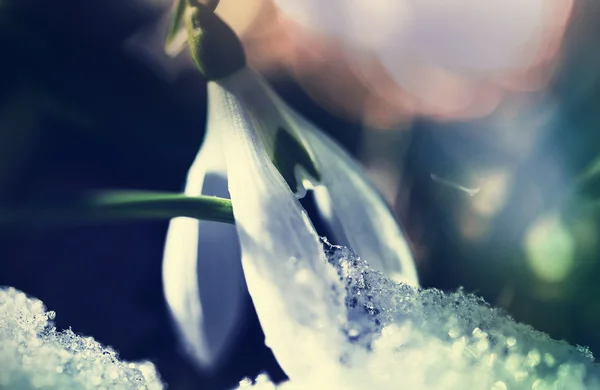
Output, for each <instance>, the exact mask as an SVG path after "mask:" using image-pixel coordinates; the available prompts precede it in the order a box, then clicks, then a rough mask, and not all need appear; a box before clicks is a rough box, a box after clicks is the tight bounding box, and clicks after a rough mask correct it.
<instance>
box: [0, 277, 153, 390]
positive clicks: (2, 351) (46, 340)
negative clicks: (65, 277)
mask: <svg viewBox="0 0 600 390" xmlns="http://www.w3.org/2000/svg"><path fill="white" fill-rule="evenodd" d="M54 316H55V313H54V312H53V311H48V312H46V311H45V307H44V304H43V303H42V302H41V301H40V300H38V299H35V298H29V297H27V296H26V295H25V294H24V293H22V292H21V291H18V290H16V289H14V288H0V389H7V390H8V389H11V390H13V389H14V390H16V389H18V390H28V389H47V390H49V389H61V390H76V389H77V390H80V389H115V390H127V389H133V390H144V389H147V390H158V389H162V388H163V386H162V384H161V382H160V379H159V377H158V374H157V372H156V370H155V368H154V365H153V364H152V363H149V362H141V363H128V362H123V361H120V360H119V359H118V358H117V354H116V352H115V351H114V350H112V349H110V348H106V347H103V346H102V345H100V344H99V343H98V342H96V341H95V340H94V339H93V338H91V337H82V336H78V335H76V334H75V333H73V332H72V331H71V330H65V331H62V332H58V331H56V328H55V327H54V326H53V325H52V322H51V320H52V319H54Z"/></svg>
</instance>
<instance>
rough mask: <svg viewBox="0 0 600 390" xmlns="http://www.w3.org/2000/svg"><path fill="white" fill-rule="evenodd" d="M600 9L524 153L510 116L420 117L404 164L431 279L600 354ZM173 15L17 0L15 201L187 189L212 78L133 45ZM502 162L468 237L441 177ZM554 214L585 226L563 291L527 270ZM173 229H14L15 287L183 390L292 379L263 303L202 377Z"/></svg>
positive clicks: (4, 116) (409, 217)
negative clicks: (192, 358)
mask: <svg viewBox="0 0 600 390" xmlns="http://www.w3.org/2000/svg"><path fill="white" fill-rule="evenodd" d="M17 4H18V5H17ZM598 10H599V7H598V6H595V5H593V4H592V3H591V2H590V3H582V2H579V3H578V5H577V7H576V11H575V17H574V21H573V22H572V27H571V29H570V31H569V32H568V35H567V43H566V45H567V46H566V48H567V49H566V54H565V55H564V58H563V60H562V62H561V64H560V65H561V66H560V71H559V73H558V76H557V78H556V80H555V81H554V82H553V83H552V84H551V86H550V95H551V96H552V97H553V98H554V99H555V101H556V102H557V104H556V107H555V108H553V109H552V111H551V115H550V118H549V119H548V120H546V121H545V122H544V123H543V124H541V125H540V124H535V126H544V131H543V132H541V134H542V136H540V137H538V138H537V139H536V141H535V145H534V147H532V148H531V150H530V151H529V152H528V153H527V155H526V156H525V158H523V159H521V160H519V164H515V155H514V154H515V151H514V149H511V148H510V147H500V146H498V142H496V140H497V137H499V134H503V131H504V130H506V129H504V128H503V126H506V124H503V123H502V122H497V121H493V120H491V119H484V120H479V121H471V122H468V123H453V124H439V123H434V122H432V121H427V120H417V121H416V122H415V123H414V125H413V126H412V128H411V129H410V132H411V134H412V135H411V142H410V145H409V147H408V150H407V151H406V153H403V154H399V155H398V160H399V161H397V162H394V163H397V164H398V166H402V167H403V179H402V180H403V183H410V186H407V187H406V190H404V191H402V192H401V194H400V195H399V197H402V199H403V201H402V202H398V204H399V205H401V206H398V210H397V211H398V215H399V216H400V217H401V220H402V222H403V223H404V225H405V226H406V228H407V231H408V233H409V235H410V238H411V241H412V242H413V245H414V247H415V252H416V253H417V257H418V267H419V274H420V279H421V283H422V285H423V286H425V287H438V288H441V289H456V288H457V287H459V286H464V287H465V289H466V290H467V291H469V292H475V293H477V294H480V295H482V296H483V297H484V298H486V299H487V300H488V301H489V302H491V303H492V304H494V305H498V306H502V307H504V308H505V309H506V310H507V311H508V312H509V313H510V314H511V315H513V316H514V317H515V318H516V319H517V320H518V321H522V322H526V323H529V324H531V325H533V326H534V327H536V328H538V329H540V330H543V331H546V332H548V333H550V335H551V336H552V337H554V338H563V339H566V340H568V341H569V342H571V343H577V344H583V345H588V346H590V347H591V349H592V351H593V352H594V351H596V352H598V351H600V334H599V333H598V332H597V329H600V303H599V302H600V300H599V299H598V298H599V297H600V287H598V283H597V279H598V277H599V276H600V263H599V262H598V251H599V250H600V249H599V248H598V245H595V242H597V241H600V240H598V227H599V226H600V225H599V223H600V218H599V214H598V208H597V207H590V206H589V205H590V204H593V202H594V200H595V199H596V198H598V196H600V181H598V179H597V178H596V177H595V176H592V177H591V178H590V179H589V180H587V181H586V182H585V185H583V186H579V187H575V186H574V184H573V180H574V178H575V177H576V176H577V175H578V174H580V173H581V172H582V171H584V169H585V168H586V167H587V166H589V164H590V163H591V162H592V161H594V160H595V158H596V157H597V156H598V153H599V152H600V134H599V132H598V130H599V129H598V125H599V124H600V118H599V117H598V116H600V110H599V106H598V104H599V102H600V100H599V98H600V95H599V94H600V90H599V89H598V76H599V75H600V66H599V65H600V63H599V62H600V61H599V60H600V54H598V53H597V47H598V42H597V41H598V37H600V35H598V31H597V30H598V28H597V27H595V26H596V25H598V24H599V23H597V22H598V21H600V16H599V12H598ZM163 11H164V7H161V6H158V5H152V3H150V2H146V3H144V2H142V1H131V0H102V1H100V0H87V1H80V0H62V1H53V2H50V1H45V2H42V1H31V0H20V1H19V2H9V1H6V0H5V1H1V2H0V210H2V209H5V210H6V209H10V208H14V207H23V206H27V205H29V204H34V203H39V202H40V201H43V200H44V199H48V198H50V199H61V198H64V197H67V196H70V195H72V194H75V193H78V192H80V191H82V190H85V189H98V188H128V189H148V190H165V191H179V190H181V188H182V185H183V181H184V177H185V174H186V172H187V169H188V167H189V165H190V164H191V161H192V159H193V158H194V156H195V154H196V152H197V150H198V148H199V146H200V143H201V141H202V137H203V131H204V130H203V129H204V122H205V103H206V97H205V82H204V80H203V79H202V77H201V76H200V75H199V74H198V73H196V72H194V71H191V70H190V71H186V72H183V73H182V74H180V75H179V76H178V77H177V78H176V79H175V80H168V79H166V78H164V77H161V76H160V75H159V74H158V73H156V72H155V71H154V70H153V68H152V67H151V66H149V65H148V64H147V63H146V62H144V61H143V60H142V59H141V58H140V57H139V56H135V55H132V53H131V52H128V51H126V50H124V49H123V47H124V45H123V42H124V41H125V40H126V39H127V38H128V37H130V36H131V35H132V34H133V33H134V32H135V31H137V30H138V29H139V28H140V26H144V25H148V24H149V23H152V22H154V21H156V20H157V19H158V18H159V17H160V16H161V12H163ZM275 86H276V88H277V89H278V90H279V91H280V92H281V93H282V95H283V96H284V97H285V99H286V100H288V101H289V102H290V103H291V104H292V105H293V106H294V107H295V108H297V109H298V110H299V111H300V112H301V113H303V114H305V115H306V116H308V117H309V118H310V119H311V120H312V121H314V122H315V123H317V124H318V125H320V126H321V127H322V128H324V129H325V130H327V131H329V132H330V133H331V134H332V135H333V136H334V137H335V138H337V139H338V140H339V141H340V142H341V143H343V144H344V145H345V146H346V147H347V148H348V149H349V150H350V151H352V152H353V153H358V151H359V150H360V149H361V145H360V143H361V139H363V138H361V127H360V126H358V125H356V124H352V123H349V122H346V121H344V120H342V119H340V118H337V117H334V116H332V115H331V114H329V113H327V112H326V111H325V110H323V109H321V108H320V107H319V106H317V105H316V104H315V103H314V102H312V101H311V100H310V99H309V98H308V97H307V95H306V94H304V93H303V91H302V90H301V89H300V88H299V87H298V86H297V85H296V84H295V83H294V82H293V81H292V80H291V79H286V78H278V80H277V82H276V84H275ZM522 115H523V118H525V119H523V120H522V121H519V124H520V126H525V127H527V126H534V124H530V123H529V122H528V121H527V120H526V118H527V115H528V111H527V109H526V110H524V113H523V114H522ZM521 130H522V131H523V133H527V129H526V128H523V129H519V128H518V129H516V131H515V129H512V131H513V132H514V133H515V134H516V135H517V136H516V138H515V141H514V143H515V144H516V145H518V144H519V143H520V138H519V134H521V133H520V131H521ZM495 166H498V167H504V168H507V169H509V170H510V172H511V174H512V177H513V180H514V185H513V187H512V190H511V192H510V194H509V196H508V199H507V202H506V206H505V208H504V209H503V211H502V212H501V213H500V214H498V215H497V216H496V217H495V218H494V220H493V221H492V222H491V224H490V225H489V226H488V227H487V228H486V231H485V234H483V235H482V236H481V237H482V238H480V239H478V240H475V241H473V240H467V239H465V237H464V236H463V235H462V234H461V230H460V226H459V224H458V223H457V219H456V218H455V216H456V215H457V213H458V214H460V212H461V210H464V207H465V201H464V194H463V193H460V192H456V191H452V190H449V189H448V188H446V187H444V186H440V185H439V183H435V182H433V181H432V180H431V178H430V173H431V172H439V173H443V174H445V175H449V176H450V177H454V178H458V179H460V178H461V177H462V176H463V174H464V172H465V170H467V169H472V168H473V167H475V168H477V167H495ZM405 200H407V201H405ZM584 207H585V208H584ZM552 209H557V210H559V212H560V215H561V216H562V217H563V218H564V219H565V221H566V224H567V226H568V227H569V229H570V230H571V231H572V232H573V234H574V237H575V242H576V250H575V261H574V266H573V271H572V272H571V273H570V274H569V276H568V278H566V279H565V280H563V281H561V282H560V283H557V284H552V285H548V284H547V283H546V284H545V283H542V282H540V281H539V280H537V279H536V277H535V275H534V274H533V273H532V272H531V270H530V269H529V268H528V267H527V264H526V261H525V260H524V258H525V254H524V250H523V245H522V241H523V236H524V234H525V232H526V230H527V228H528V226H529V225H530V223H531V221H533V220H534V219H535V218H536V217H537V216H539V215H540V214H541V213H543V212H545V211H547V210H552ZM581 221H584V222H585V224H583V225H582V223H580V222H581ZM581 226H583V228H581ZM166 227H167V222H143V223H138V222H135V223H119V224H104V225H99V226H98V225H97V226H83V227H81V226H79V227H76V228H75V227H71V228H69V227H64V228H54V229H48V228H41V227H30V228H26V229H25V228H20V229H15V228H13V227H6V226H4V227H0V259H1V260H0V285H8V286H14V287H16V288H18V289H21V290H23V291H25V292H27V293H28V294H30V295H33V296H35V297H38V298H40V299H41V300H43V301H44V302H45V303H46V305H47V306H48V307H49V308H50V309H52V310H55V311H57V313H58V316H57V317H56V323H57V326H58V327H59V328H66V327H69V326H71V327H72V328H73V329H74V330H75V331H76V332H78V333H81V334H86V335H91V336H93V337H95V338H96V339H98V340H99V341H100V342H102V343H104V344H108V345H111V346H113V347H114V348H115V349H116V350H118V351H119V352H120V355H121V357H122V358H124V359H128V360H139V359H150V360H152V361H153V362H154V363H155V364H156V365H157V367H158V369H159V371H160V373H161V375H162V377H163V379H164V380H165V381H166V382H167V383H168V384H169V387H170V388H172V389H190V388H205V389H213V388H214V389H224V388H231V387H234V386H235V384H236V383H237V382H238V381H239V380H240V379H241V378H242V377H243V376H256V375H257V374H258V373H259V372H260V371H262V370H265V369H266V370H268V371H269V373H270V374H271V375H272V376H273V377H274V378H276V379H281V378H283V374H282V373H281V371H280V370H279V369H278V367H277V365H276V363H275V361H274V359H273V358H272V356H271V355H270V352H269V351H268V349H266V348H265V347H264V346H263V345H262V337H263V336H262V333H261V331H260V328H259V326H258V322H257V320H256V317H255V314H254V312H253V310H252V307H251V305H250V303H248V307H247V321H246V326H245V329H244V330H243V332H244V334H245V336H244V337H243V341H242V342H241V343H240V345H238V347H237V350H236V351H234V352H233V353H232V358H231V359H230V361H228V362H227V363H226V364H225V366H224V367H222V369H221V370H220V371H219V372H217V373H213V374H207V373H199V372H196V371H195V370H194V369H193V368H192V367H191V365H190V364H188V363H187V362H186V361H185V359H184V358H183V357H182V356H181V355H180V354H179V350H178V348H177V346H176V342H175V338H174V334H173V332H172V330H171V327H170V324H169V320H168V317H167V311H166V307H165V303H164V300H163V296H162V285H161V257H162V249H163V243H164V237H165V232H166ZM580 236H581V237H584V238H585V239H584V238H581V239H580ZM586 240H587V241H586ZM590 242H591V244H590ZM582 243H583V244H582ZM585 243H587V244H585ZM584 244H585V245H584ZM507 296H508V298H507ZM248 302H249V300H248Z"/></svg>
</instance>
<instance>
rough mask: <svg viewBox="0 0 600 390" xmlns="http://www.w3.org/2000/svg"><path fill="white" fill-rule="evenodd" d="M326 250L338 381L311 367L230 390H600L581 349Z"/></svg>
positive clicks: (472, 301)
mask: <svg viewBox="0 0 600 390" xmlns="http://www.w3.org/2000/svg"><path fill="white" fill-rule="evenodd" d="M325 245H326V248H328V250H327V252H328V257H329V262H330V263H331V264H332V265H334V266H335V267H336V269H337V271H338V274H339V276H340V278H341V280H342V282H343V283H344V285H345V287H346V300H345V303H346V307H347V313H348V318H347V321H346V322H345V326H344V329H341V330H340V331H341V332H343V333H344V334H345V336H346V348H345V350H346V352H345V353H344V356H340V357H339V363H337V364H339V365H341V366H343V367H345V369H344V371H345V372H347V376H348V378H346V379H347V380H344V383H343V384H342V383H339V378H338V379H333V378H329V377H328V374H327V371H328V369H327V364H321V363H320V362H314V366H313V368H312V373H311V378H302V380H298V378H292V380H291V381H289V382H286V383H283V384H282V385H280V386H275V385H273V384H272V383H271V382H270V381H269V379H268V378H267V377H266V376H265V375H262V376H259V377H258V378H257V379H256V381H254V382H255V383H253V381H250V380H244V381H242V382H240V387H239V389H246V388H248V389H250V388H252V389H255V390H272V389H277V390H308V389H311V388H317V387H318V386H323V385H324V384H326V385H325V386H326V388H328V389H330V390H331V389H334V390H338V389H339V390H342V389H343V390H347V389H369V390H389V389H403V390H404V389H406V390H465V389H469V390H525V389H529V390H584V389H585V390H589V389H600V366H598V365H597V364H596V363H594V361H593V357H592V354H591V353H590V351H589V350H588V349H586V348H583V347H573V346H570V345H568V344H567V343H565V342H562V341H555V340H552V339H550V338H549V337H548V336H547V335H546V334H544V333H541V332H538V331H536V330H534V329H533V328H531V327H530V326H526V325H522V324H518V323H516V322H514V321H513V320H512V319H511V318H510V317H508V316H507V315H506V314H504V313H502V312H501V311H499V310H497V309H493V308H491V307H490V306H488V305H487V304H486V303H485V302H484V301H483V300H482V299H481V298H478V297H475V296H473V295H469V294H465V293H464V292H462V291H458V292H453V293H448V294H447V293H443V292H441V291H439V290H435V289H428V290H424V289H416V288H412V287H409V286H407V285H404V284H398V283H396V282H393V281H390V280H389V279H387V278H385V277H384V276H383V275H382V274H381V273H380V272H377V271H375V270H373V269H370V268H369V266H368V265H367V264H366V263H365V262H363V261H362V260H361V259H359V258H358V257H356V256H355V255H354V254H353V253H352V252H351V251H350V250H348V249H346V248H343V247H333V246H329V245H328V244H325ZM301 342H302V340H292V341H290V344H291V345H292V343H301ZM291 347H292V346H291ZM298 358H299V359H309V360H310V359H311V357H310V356H299V357H298ZM315 386H317V387H315Z"/></svg>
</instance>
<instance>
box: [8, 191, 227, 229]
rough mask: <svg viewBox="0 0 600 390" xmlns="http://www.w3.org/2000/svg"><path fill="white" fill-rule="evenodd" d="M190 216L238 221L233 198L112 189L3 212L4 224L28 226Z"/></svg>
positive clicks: (208, 219) (202, 218) (221, 220)
mask: <svg viewBox="0 0 600 390" xmlns="http://www.w3.org/2000/svg"><path fill="white" fill-rule="evenodd" d="M175 217H189V218H195V219H201V220H207V221H216V222H224V223H231V224H233V223H235V220H234V218H233V209H232V207H231V201H230V200H229V199H224V198H218V197H214V196H186V195H183V194H174V193H168V192H151V191H123V190H108V191H97V192H93V193H89V194H87V195H84V196H81V197H79V198H77V199H75V200H74V201H73V202H68V203H64V202H61V204H60V205H57V204H48V205H40V206H36V207H32V208H26V209H13V210H5V211H0V226H4V227H10V228H13V227H28V226H32V225H33V226H40V225H41V226H48V225H59V226H62V225H65V224H66V225H71V224H82V223H83V224H88V223H101V222H110V221H123V220H152V219H170V218H175Z"/></svg>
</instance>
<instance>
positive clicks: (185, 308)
mask: <svg viewBox="0 0 600 390" xmlns="http://www.w3.org/2000/svg"><path fill="white" fill-rule="evenodd" d="M208 94H209V97H208V99H209V119H208V125H207V136H206V141H205V144H204V145H203V146H202V148H201V151H200V153H199V154H198V157H197V159H196V161H195V162H194V165H193V166H192V169H191V170H190V174H189V176H188V182H187V187H186V193H187V194H189V195H198V194H204V195H218V196H223V197H227V193H226V189H227V186H228V187H229V193H230V195H231V201H232V205H233V210H234V216H235V219H236V226H235V227H233V226H228V225H223V224H220V223H217V222H206V221H194V220H189V219H185V218H178V219H175V220H173V221H172V223H171V226H170V229H169V234H168V240H167V244H166V249H165V259H164V286H165V293H166V297H167V301H168V303H169V307H170V308H171V311H172V313H173V317H174V319H175V321H176V323H177V326H178V328H179V329H180V331H181V333H182V335H183V337H184V340H185V342H186V343H187V345H188V346H189V347H190V348H191V352H192V354H193V356H194V357H195V358H196V361H198V362H199V363H200V364H201V365H204V366H208V367H210V366H211V365H212V364H214V363H216V362H218V361H219V359H220V358H221V357H222V356H223V353H224V352H225V351H226V350H227V346H228V343H229V342H231V340H232V337H233V336H234V335H235V328H236V322H237V318H238V317H237V316H238V315H239V308H240V305H241V299H242V297H243V294H242V293H243V289H244V282H243V279H242V271H241V268H240V265H241V264H243V274H244V276H245V280H246V284H247V286H248V290H249V291H250V294H251V296H252V299H253V302H254V304H255V306H256V310H257V313H258V316H259V320H260V322H261V325H262V326H263V329H264V331H265V333H266V334H268V338H267V344H268V345H269V346H270V347H272V348H273V350H274V351H276V357H277V359H278V360H279V361H280V362H283V361H285V362H287V363H286V367H288V368H287V369H286V372H288V371H290V370H291V371H296V370H298V371H303V370H305V369H306V367H302V365H301V364H300V365H299V366H298V367H295V363H294V362H295V361H297V359H296V354H297V353H298V352H297V351H290V354H289V355H287V354H286V352H285V350H286V349H285V348H282V347H281V346H282V345H283V344H285V343H287V340H289V339H290V337H293V335H294V334H300V333H302V332H305V331H306V332H310V333H311V334H312V331H313V330H314V329H316V328H318V327H320V326H322V325H321V324H320V322H319V321H320V320H319V321H317V322H315V319H317V318H323V316H326V317H328V318H330V319H331V321H336V318H342V317H344V313H343V312H340V307H343V305H342V306H339V305H338V302H334V301H330V302H328V301H327V300H323V299H322V298H321V297H323V296H326V295H327V293H326V291H320V290H319V288H320V287H319V286H321V285H322V284H321V283H317V284H315V283H313V281H314V280H316V279H323V280H330V281H331V282H332V283H333V281H335V280H336V276H335V273H334V272H333V271H332V269H330V267H328V266H327V264H326V263H325V262H324V254H323V249H322V244H321V242H320V241H319V237H318V236H317V234H316V232H315V230H314V228H313V226H312V224H311V222H310V220H309V218H308V216H307V215H306V212H305V211H304V209H303V208H302V206H301V205H300V204H299V202H298V200H297V197H296V195H295V194H294V192H293V191H292V190H291V188H290V186H292V187H296V188H294V189H295V190H296V192H297V193H298V195H299V196H301V195H302V194H303V192H304V191H305V189H304V188H303V183H306V181H307V180H310V181H313V182H315V183H314V184H315V185H316V190H315V192H316V195H317V196H316V198H317V203H318V206H319V207H320V208H321V210H322V212H323V214H324V216H325V217H326V218H327V219H328V220H329V221H330V226H331V228H332V230H333V235H334V236H335V237H336V238H337V239H339V240H341V241H344V242H347V243H348V244H349V245H350V246H351V247H352V248H353V249H354V250H355V251H356V252H357V253H358V254H359V255H360V256H361V257H362V258H364V259H365V260H366V261H368V262H369V263H370V264H371V266H373V267H374V268H376V269H379V270H381V271H383V272H384V273H386V274H387V275H388V276H389V277H390V278H393V279H394V280H397V281H404V282H406V283H409V284H412V285H417V284H418V282H417V276H416V271H415V268H414V264H413V259H412V255H411V252H410V249H409V248H408V245H407V243H406V239H405V237H404V234H403V232H402V230H401V228H400V227H399V225H398V223H397V222H396V220H395V218H394V216H393V215H392V213H391V211H390V210H389V208H388V206H387V205H386V204H385V202H384V200H383V199H382V198H381V197H380V196H379V194H378V193H377V191H376V190H375V188H374V187H373V185H372V183H371V182H370V181H369V180H368V178H367V176H366V174H365V173H364V172H363V171H362V170H361V168H360V167H359V166H358V164H357V163H356V162H354V161H353V160H352V158H351V157H350V156H348V155H347V153H346V152H344V151H343V149H342V148H341V147H340V146H338V145H337V144H336V143H335V142H334V141H333V140H331V139H329V138H328V137H327V136H326V135H325V134H324V133H322V132H321V131H320V130H319V129H317V128H315V127H314V126H313V125H312V124H310V123H309V122H308V121H306V120H305V119H303V118H302V117H300V116H299V115H298V114H296V113H295V112H294V111H293V110H292V109H290V108H289V107H288V106H286V105H285V103H284V102H283V101H281V99H280V98H279V97H277V95H276V94H275V93H274V92H273V91H272V90H271V89H270V88H269V87H268V86H267V85H266V83H265V82H263V81H262V80H261V79H260V77H259V76H258V75H257V74H255V73H254V72H253V71H251V70H249V69H247V68H244V69H242V70H239V71H237V72H236V73H234V74H233V75H231V76H229V77H226V78H224V79H221V80H219V81H218V82H210V83H209V86H208ZM282 145H283V146H282ZM286 153H290V155H286ZM293 153H296V154H293ZM295 159H298V160H295ZM302 160H304V161H302ZM301 164H304V165H301ZM276 165H277V167H276ZM282 172H283V176H282ZM311 175H312V176H313V177H310V176H311ZM284 176H285V178H284ZM314 176H319V180H318V181H317V178H316V177H314ZM286 180H287V181H286ZM236 231H237V236H239V242H240V243H241V260H242V263H241V264H240V254H239V249H238V245H239V244H238V238H236ZM290 280H295V281H297V282H298V283H297V284H296V285H294V286H290V285H289V281H290ZM282 294H283V295H282ZM332 299H333V298H332ZM336 299H338V298H336ZM286 318H290V320H289V326H281V321H283V320H285V319H286ZM336 334H337V332H336V330H335V329H332V331H331V334H328V333H327V332H324V333H323V336H322V337H321V336H320V337H319V338H318V339H314V340H313V342H314V344H313V345H309V344H310V343H307V344H306V345H305V347H306V348H308V349H310V350H314V347H315V346H317V345H319V346H321V347H324V346H326V345H328V344H331V348H329V349H328V348H327V347H325V348H324V350H326V351H327V350H330V351H329V352H327V353H333V354H334V355H335V354H336V353H338V352H339V351H334V349H335V347H334V346H335V345H338V344H337V342H336V341H335V335H336ZM278 345H279V348H277V346H278ZM308 349H307V351H308ZM288 374H290V372H288Z"/></svg>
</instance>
